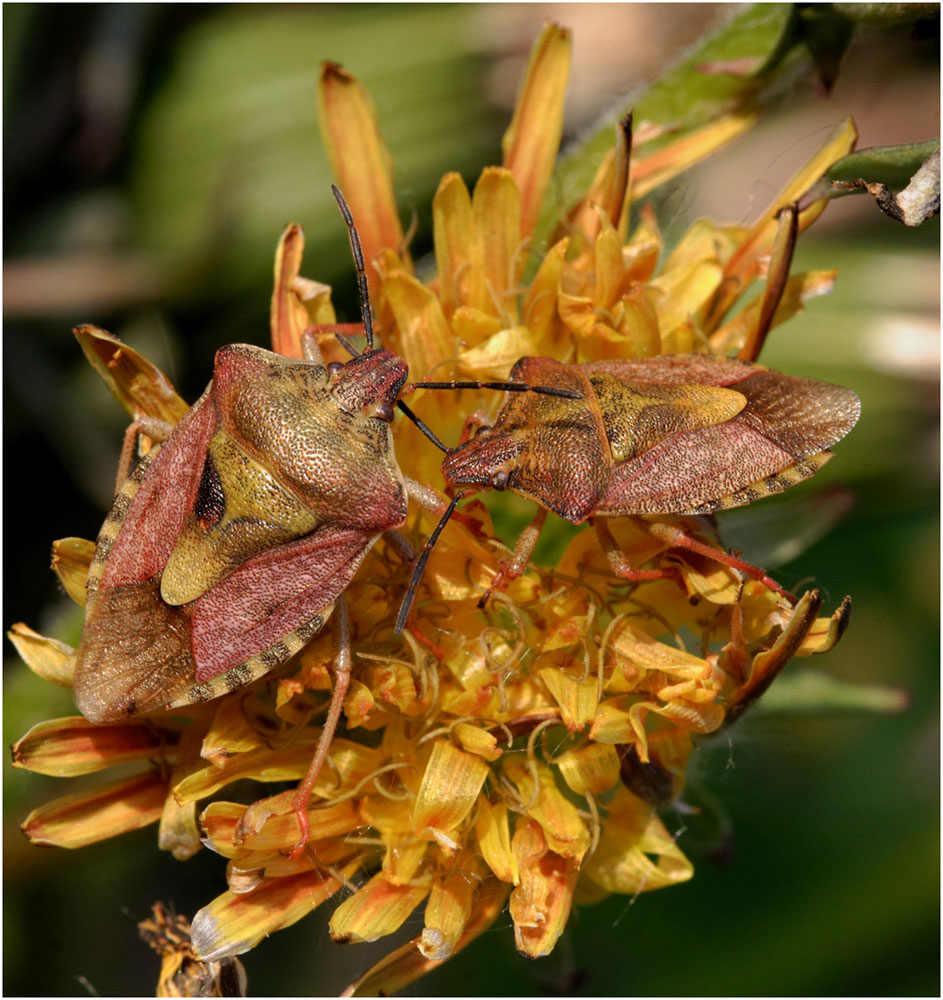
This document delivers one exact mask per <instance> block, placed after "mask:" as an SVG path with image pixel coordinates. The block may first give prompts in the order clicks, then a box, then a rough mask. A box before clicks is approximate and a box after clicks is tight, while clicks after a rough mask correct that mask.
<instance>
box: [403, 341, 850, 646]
mask: <svg viewBox="0 0 943 1000" xmlns="http://www.w3.org/2000/svg"><path fill="white" fill-rule="evenodd" d="M510 377H511V379H512V380H515V379H517V380H520V381H521V382H524V383H528V382H540V383H541V384H543V385H546V386H558V387H560V388H565V389H569V390H570V391H571V392H572V393H573V394H574V395H576V396H578V397H579V398H576V399H574V398H572V397H567V398H561V397H548V396H537V395H533V394H528V395H523V396H511V397H509V398H508V399H507V400H506V401H505V402H504V404H503V405H502V407H501V409H500V411H499V412H498V415H497V418H496V419H495V421H494V424H493V425H492V426H479V427H478V428H477V432H476V433H475V434H474V436H470V437H469V438H468V440H465V441H464V443H462V444H460V445H459V446H458V447H457V448H454V449H453V450H452V451H450V452H449V454H448V455H447V456H446V457H445V459H444V461H443V462H442V474H443V477H444V478H445V480H446V482H447V483H449V484H451V485H453V486H458V487H460V488H463V490H462V492H461V493H460V494H459V495H458V496H457V497H456V498H455V500H453V503H452V505H451V509H452V510H454V506H455V502H456V501H457V499H460V498H461V497H463V496H467V495H469V494H470V493H473V492H475V491H477V490H480V489H487V488H492V489H497V490H513V491H514V492H516V493H519V494H521V495H522V496H525V497H528V498H529V499H531V500H534V501H535V502H536V503H537V504H538V505H539V508H538V512H537V515H536V517H535V518H534V521H533V523H532V524H531V526H530V527H529V528H527V529H526V530H525V531H524V532H523V534H522V535H521V537H520V539H519V540H518V543H517V545H516V547H515V549H514V552H513V554H512V555H511V557H510V559H507V560H505V561H504V562H503V564H502V569H501V571H500V572H499V574H498V576H497V577H496V578H495V581H494V583H493V584H492V588H491V589H492V590H493V589H494V588H496V587H499V586H501V584H502V583H503V582H504V581H505V580H508V579H513V578H514V577H516V576H519V575H520V574H521V573H522V572H523V571H524V569H525V568H526V566H527V563H528V562H529V560H530V556H531V553H532V552H533V550H534V546H535V545H536V542H537V539H538V537H539V535H540V531H541V529H542V527H543V524H544V521H545V520H546V517H547V513H548V511H552V512H553V513H555V514H558V515H559V516H560V517H562V518H564V519H566V520H567V521H570V522H571V523H573V524H581V523H583V522H584V521H587V520H590V521H591V523H592V524H593V526H594V528H595V529H596V531H597V533H598V535H599V538H600V543H601V545H602V548H603V550H604V551H605V552H606V555H607V558H608V561H609V564H610V566H611V568H612V570H613V571H614V572H615V573H616V574H617V575H619V576H622V577H624V578H626V579H630V580H645V579H657V578H660V577H664V576H666V575H668V574H669V572H670V571H666V570H660V569H656V570H637V569H635V568H634V567H632V566H631V564H630V563H629V561H628V559H627V558H626V556H625V555H624V553H622V552H621V550H620V549H619V547H618V545H617V543H616V542H615V540H614V539H613V537H612V535H611V533H610V532H609V529H608V528H607V526H606V524H605V522H604V520H603V518H607V517H620V516H626V515H633V516H637V515H657V514H677V515H694V514H708V513H712V512H714V511H717V510H723V509H726V508H729V507H738V506H741V505H743V504H748V503H752V502H753V501H754V500H758V499H760V498H761V497H764V496H768V495H770V494H773V493H778V492H780V491H782V490H784V489H786V488H787V487H789V486H792V485H793V484H794V483H797V482H799V481H800V480H802V479H805V478H807V477H809V476H811V475H812V474H813V473H814V472H815V471H816V470H817V469H819V468H820V467H821V466H822V465H823V464H824V463H825V462H826V461H827V460H828V459H829V458H830V457H831V454H832V453H831V452H830V451H829V448H830V446H831V445H833V444H835V443H836V442H837V441H839V440H840V439H841V438H842V437H844V436H845V434H847V433H848V432H849V431H850V430H851V428H852V427H853V426H854V425H855V422H856V421H857V419H858V415H859V413H860V403H859V401H858V397H857V396H856V395H855V393H854V392H852V391H851V390H850V389H844V388H841V387H840V386H835V385H830V384H828V383H825V382H817V381H813V380H812V379H806V378H798V377H796V376H792V375H783V374H780V373H778V372H775V371H771V370H770V369H768V368H764V367H763V366H761V365H758V364H754V363H751V362H748V361H740V360H735V359H731V358H718V357H714V356H710V355H700V354H686V355H661V356H655V357H649V358H643V359H638V360H626V361H618V360H617V361H597V362H589V363H584V364H563V363H561V362H559V361H554V360H552V359H550V358H531V357H527V358H521V359H520V360H519V361H518V362H517V363H516V364H515V365H514V367H513V369H512V371H511V374H510ZM466 436H467V435H464V434H463V437H466ZM444 523H445V517H443V518H442V520H441V521H440V523H439V525H438V526H437V528H436V531H435V532H433V535H432V536H430V539H429V542H427V546H426V550H425V551H424V552H423V553H422V554H421V556H420V559H419V561H418V562H417V564H416V567H415V569H414V573H413V579H412V581H411V583H410V589H409V591H408V592H407V597H406V599H405V600H404V602H403V605H402V606H401V608H400V613H399V617H398V620H397V627H398V628H402V627H403V625H404V624H405V621H406V616H407V614H408V610H409V603H410V601H411V600H412V595H413V593H414V590H415V586H416V583H417V582H418V579H419V575H420V574H421V571H422V567H423V566H424V564H425V558H426V557H427V556H428V550H429V548H430V547H431V545H432V544H434V542H435V539H436V538H437V537H438V532H439V531H440V530H441V528H442V526H443V525H444ZM644 524H645V526H646V528H647V530H649V531H650V533H652V534H653V535H654V536H655V537H657V538H659V539H660V540H662V541H665V542H667V543H668V544H669V545H672V546H680V547H683V548H687V549H689V550H692V551H696V552H700V553H702V554H705V555H707V556H709V557H710V558H712V559H715V560H718V561H721V562H724V563H726V564H727V565H730V566H732V567H733V568H735V569H737V570H739V571H741V572H744V573H746V574H747V575H750V576H754V577H756V578H758V579H761V580H763V581H764V582H765V583H767V585H769V586H771V587H773V588H774V589H777V590H781V588H779V586H778V584H776V583H775V582H774V581H772V580H770V579H769V577H767V576H766V575H765V573H764V572H763V571H762V570H760V569H758V568H757V567H753V566H750V565H749V564H748V563H745V562H742V561H741V560H739V559H736V558H735V557H733V556H731V555H728V554H725V553H723V552H719V551H718V550H716V549H713V548H711V547H709V546H707V545H704V544H703V543H701V542H698V541H697V540H696V539H694V538H692V537H690V536H689V535H687V534H686V533H684V532H683V531H681V530H680V529H679V528H676V527H672V526H670V525H666V524H664V523H658V522H650V521H645V522H644ZM490 592H491V591H490V590H489V591H488V593H490ZM487 596H488V594H486V595H485V598H487ZM485 598H483V599H482V603H483V602H484V599H485Z"/></svg>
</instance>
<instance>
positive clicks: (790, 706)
mask: <svg viewBox="0 0 943 1000" xmlns="http://www.w3.org/2000/svg"><path fill="white" fill-rule="evenodd" d="M909 703H910V696H909V694H908V693H907V692H906V691H904V690H903V689H902V688H892V687H885V686H884V685H881V684H855V683H853V682H851V681H845V680H841V679H840V678H838V677H832V676H830V675H829V674H824V673H820V672H819V671H817V670H790V671H788V672H786V673H783V674H782V675H780V676H779V677H778V678H777V679H776V683H775V684H774V685H773V686H772V687H771V688H770V689H769V690H768V691H767V692H766V693H765V694H764V695H763V697H762V698H760V699H759V701H757V703H756V705H755V706H754V711H759V712H766V713H767V714H769V713H777V714H783V715H813V714H824V713H833V712H874V713H881V714H885V713H891V712H902V711H903V710H904V709H905V708H907V706H908V705H909Z"/></svg>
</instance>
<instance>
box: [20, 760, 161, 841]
mask: <svg viewBox="0 0 943 1000" xmlns="http://www.w3.org/2000/svg"><path fill="white" fill-rule="evenodd" d="M166 797H167V781H166V779H164V778H161V777H160V775H158V774H155V773H154V772H152V771H149V772H148V773H147V774H139V775H135V776H134V777H132V778H122V779H120V780H119V781H114V782H112V783H111V784H108V785H103V786H101V787H99V788H95V789H93V790H91V791H88V792H78V793H77V794H75V795H65V796H63V797H62V798H59V799H54V800H53V801H52V802H47V803H46V804H45V805H43V806H40V807H39V808H38V809H34V810H33V811H32V812H31V813H30V814H29V816H27V817H26V820H25V821H24V823H23V825H22V827H21V829H22V830H23V832H24V833H25V834H26V836H27V837H28V838H29V840H30V842H31V843H33V844H44V845H48V846H51V847H68V848H75V847H86V846H87V845H88V844H94V843H97V842H98V841H99V840H107V839H108V838H109V837H118V836H120V835H121V834H122V833H128V832H130V831H131V830H138V829H140V828H141V827H142V826H148V825H149V824H151V823H156V822H157V821H158V820H159V819H160V817H161V813H162V812H163V810H164V800H165V799H166Z"/></svg>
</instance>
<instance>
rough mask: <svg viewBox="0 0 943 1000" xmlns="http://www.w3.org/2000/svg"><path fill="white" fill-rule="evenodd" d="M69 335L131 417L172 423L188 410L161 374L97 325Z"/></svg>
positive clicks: (154, 366) (81, 327)
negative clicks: (75, 340)
mask: <svg viewBox="0 0 943 1000" xmlns="http://www.w3.org/2000/svg"><path fill="white" fill-rule="evenodd" d="M72 332H73V333H74V334H75V337H76V339H77V340H78V342H79V345H80V346H81V348H82V350H83V351H84V353H85V357H86V358H88V360H89V362H90V364H91V365H92V367H93V368H94V369H95V371H97V372H98V374H99V375H101V377H102V378H103V379H104V380H105V384H106V385H107V386H108V388H109V390H110V391H111V394H112V395H113V396H114V397H115V399H117V400H118V402H119V403H120V404H121V405H122V406H123V407H124V408H125V409H126V410H127V411H128V413H130V414H131V416H132V417H138V416H141V415H144V416H148V417H154V418H155V419H157V420H163V421H165V422H166V423H168V424H176V423H177V421H178V420H180V419H181V418H182V417H183V415H184V414H185V413H186V412H187V410H189V409H190V407H189V406H188V405H187V404H186V403H185V402H184V400H183V399H181V398H180V396H178V395H177V391H176V390H175V389H174V387H173V386H172V385H171V384H170V382H169V381H168V380H167V377H166V376H165V375H164V373H163V372H162V371H161V370H160V369H159V368H158V367H157V366H156V365H154V364H152V363H151V362H150V361H148V360H147V358H145V357H144V355H143V354H140V353H138V352H137V351H136V350H134V348H133V347H128V345H127V344H123V343H122V342H121V341H120V340H119V339H118V338H117V337H116V336H114V335H113V334H111V333H108V332H107V331H106V330H100V329H99V328H98V327H97V326H90V325H87V324H86V325H84V326H77V327H76V328H75V329H74V330H73V331H72Z"/></svg>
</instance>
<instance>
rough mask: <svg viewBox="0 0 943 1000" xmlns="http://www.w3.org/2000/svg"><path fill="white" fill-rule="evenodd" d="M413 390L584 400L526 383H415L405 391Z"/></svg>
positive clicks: (566, 392) (550, 387) (554, 387)
mask: <svg viewBox="0 0 943 1000" xmlns="http://www.w3.org/2000/svg"><path fill="white" fill-rule="evenodd" d="M413 389H498V390H500V391H501V392H536V393H539V394H540V395H541V396H559V397H560V398H562V399H582V398H583V397H582V396H581V395H580V393H578V392H574V391H573V390H572V389H558V388H557V387H556V386H553V385H528V384H527V383H526V382H413V383H411V384H410V385H408V386H407V387H406V389H404V390H403V391H404V392H406V391H410V392H411V391H412V390H413Z"/></svg>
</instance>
